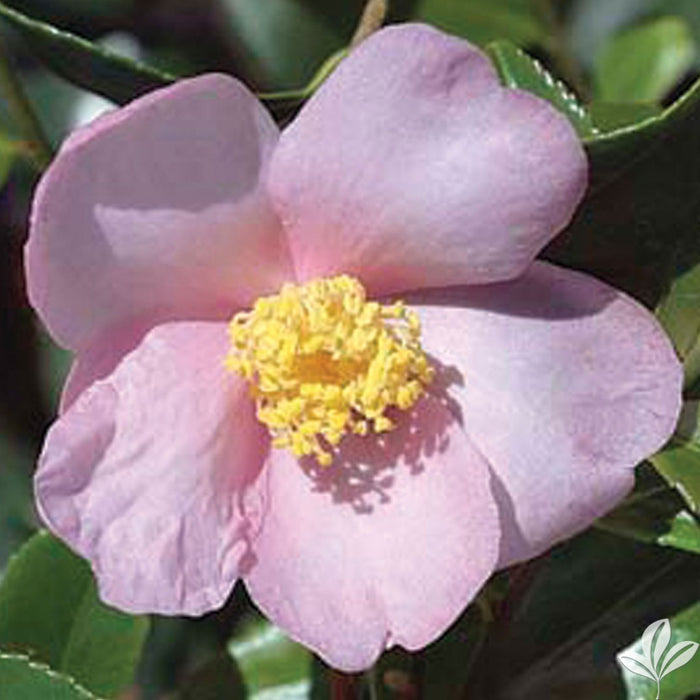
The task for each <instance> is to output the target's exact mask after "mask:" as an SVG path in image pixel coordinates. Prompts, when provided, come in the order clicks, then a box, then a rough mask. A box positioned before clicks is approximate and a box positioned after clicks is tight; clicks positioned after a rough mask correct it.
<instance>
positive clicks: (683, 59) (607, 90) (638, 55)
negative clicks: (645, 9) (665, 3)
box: [595, 17, 695, 102]
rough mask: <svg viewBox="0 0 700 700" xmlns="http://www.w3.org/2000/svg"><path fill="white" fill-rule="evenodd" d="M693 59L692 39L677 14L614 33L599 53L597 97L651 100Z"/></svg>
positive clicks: (663, 93) (664, 91) (660, 95)
mask: <svg viewBox="0 0 700 700" xmlns="http://www.w3.org/2000/svg"><path fill="white" fill-rule="evenodd" d="M694 61H695V41H694V39H693V35H692V33H691V31H690V28H689V27H688V25H687V23H686V22H685V21H684V20H683V19H681V18H680V17H664V18H662V19H657V20H654V21H651V22H648V23H646V24H644V25H642V26H640V27H636V28H634V29H630V30H628V31H626V32H624V33H622V34H620V35H617V36H615V37H614V38H613V39H612V40H611V41H610V42H608V43H607V44H606V45H605V47H604V48H603V50H602V51H601V52H600V54H599V56H598V59H597V60H596V65H595V86H596V92H597V96H598V97H599V98H600V99H601V100H610V101H618V102H626V101H629V102H635V101H638V102H644V101H649V102H654V101H658V100H661V99H663V97H665V96H666V95H667V94H668V92H670V90H671V89H672V88H673V87H674V86H675V85H676V84H677V83H679V82H680V80H681V79H682V78H683V76H684V75H685V74H686V73H687V72H688V71H689V70H690V68H691V67H692V65H693V63H694Z"/></svg>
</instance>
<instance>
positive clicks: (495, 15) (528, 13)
mask: <svg viewBox="0 0 700 700" xmlns="http://www.w3.org/2000/svg"><path fill="white" fill-rule="evenodd" d="M414 15H415V18H416V19H418V20H421V21H423V22H427V23H428V24H434V25H435V26H437V27H440V29H443V30H444V31H446V32H450V33H451V34H457V35H459V36H463V37H465V38H466V39H470V40H471V41H473V42H475V43H477V44H480V45H482V46H484V45H486V44H488V43H489V42H491V41H495V40H496V39H508V40H510V41H512V42H514V43H515V44H518V45H519V46H530V45H533V44H540V43H542V42H543V41H544V40H545V37H546V30H545V28H544V26H543V24H542V22H541V21H540V18H539V16H538V14H537V12H536V11H535V8H534V4H533V3H532V2H531V1H530V0H490V2H483V0H420V2H418V5H417V7H416V9H415V12H414Z"/></svg>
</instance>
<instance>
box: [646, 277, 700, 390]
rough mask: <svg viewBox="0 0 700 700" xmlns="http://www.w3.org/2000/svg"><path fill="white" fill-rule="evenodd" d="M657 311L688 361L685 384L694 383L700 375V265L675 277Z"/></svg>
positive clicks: (683, 358)
mask: <svg viewBox="0 0 700 700" xmlns="http://www.w3.org/2000/svg"><path fill="white" fill-rule="evenodd" d="M656 315H657V317H658V318H659V321H661V323H662V325H663V326H664V328H665V329H666V332H667V333H668V335H669V337H670V338H671V340H672V341H673V345H674V347H675V348H676V352H677V353H678V355H679V357H680V358H681V359H682V360H683V361H684V369H685V384H686V386H690V385H692V384H693V383H694V382H695V381H696V380H697V379H698V377H699V376H700V362H698V359H700V349H699V348H698V341H700V265H695V266H694V267H691V268H690V269H689V270H687V271H685V272H682V273H681V274H680V275H679V276H678V277H676V279H675V280H673V282H672V283H671V286H670V288H669V290H668V291H667V292H666V295H665V296H664V298H663V299H662V300H661V303H660V304H659V306H658V308H657V310H656Z"/></svg>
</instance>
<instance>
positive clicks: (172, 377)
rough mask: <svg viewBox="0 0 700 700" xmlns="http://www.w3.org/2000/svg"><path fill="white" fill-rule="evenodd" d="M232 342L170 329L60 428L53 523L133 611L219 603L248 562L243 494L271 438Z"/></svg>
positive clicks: (46, 505)
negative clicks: (238, 374)
mask: <svg viewBox="0 0 700 700" xmlns="http://www.w3.org/2000/svg"><path fill="white" fill-rule="evenodd" d="M227 342H228V340H227V334H226V327H225V325H224V324H220V323H207V322H202V323H184V322H183V323H172V324H166V325H162V326H158V327H156V328H155V329H153V330H152V331H151V332H150V333H149V334H148V335H147V336H146V337H145V339H144V340H143V342H142V343H141V345H140V346H139V347H138V348H137V349H136V350H135V351H134V352H132V353H131V354H129V355H128V356H126V357H125V358H124V359H123V360H122V362H121V363H120V364H119V366H118V367H117V369H116V370H115V371H114V373H113V374H111V375H110V376H109V377H108V378H107V379H105V380H103V381H99V382H97V383H95V384H93V385H92V386H91V387H90V388H89V389H88V390H87V391H85V392H84V393H82V394H81V396H80V397H79V398H78V399H77V400H76V401H75V403H74V404H73V405H72V406H71V408H70V409H69V410H68V411H67V412H66V413H65V414H63V416H62V417H61V418H60V419H59V420H58V421H57V422H56V423H55V424H54V426H53V427H52V428H51V430H50V431H49V434H48V437H47V439H46V444H45V445H44V450H43V454H42V456H41V460H40V465H39V470H38V472H37V474H36V478H35V490H36V497H37V502H38V504H39V508H40V511H41V513H42V517H43V519H44V520H45V522H46V524H47V525H48V526H49V528H50V529H51V530H52V531H53V532H54V533H56V534H57V535H58V536H59V537H61V538H62V539H63V540H65V541H66V542H67V543H68V544H69V545H70V546H71V547H72V548H73V549H75V551H77V552H78V553H79V554H81V555H82V556H83V557H85V558H87V559H89V560H90V562H91V563H92V566H93V569H94V571H95V574H96V576H97V579H98V583H99V586H100V592H101V595H102V597H103V598H104V600H105V601H107V602H108V603H111V604H112V605H115V606H116V607H119V608H121V609H123V610H127V611H131V612H135V613H138V612H158V613H165V614H188V615H198V614H202V613H204V612H206V611H208V610H211V609H213V608H217V607H219V606H220V605H222V604H223V603H224V601H225V600H226V598H227V596H228V594H229V593H230V591H231V588H232V586H233V584H234V582H235V580H236V578H237V577H238V575H239V570H240V568H241V566H242V562H243V561H244V560H245V557H246V555H247V554H248V551H249V543H248V540H249V534H248V528H249V527H251V523H250V522H249V520H248V518H247V517H246V514H245V512H244V505H243V492H244V490H245V488H246V485H247V484H248V483H249V482H251V481H252V480H253V479H255V477H256V476H257V473H258V471H259V469H260V466H261V464H262V461H263V450H264V446H265V445H266V438H265V435H264V432H263V430H262V428H261V426H260V424H259V423H258V422H257V420H256V419H255V416H254V410H253V405H252V402H250V400H249V399H248V394H247V389H246V387H245V385H244V384H243V382H242V381H239V380H237V379H235V378H234V377H233V376H232V375H230V374H229V373H227V372H226V371H225V370H224V368H223V365H222V360H223V357H224V356H225V353H226V349H227Z"/></svg>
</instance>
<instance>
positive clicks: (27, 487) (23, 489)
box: [0, 433, 35, 574]
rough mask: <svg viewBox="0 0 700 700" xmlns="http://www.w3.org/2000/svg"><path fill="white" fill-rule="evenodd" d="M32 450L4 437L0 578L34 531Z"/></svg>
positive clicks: (0, 451)
mask: <svg viewBox="0 0 700 700" xmlns="http://www.w3.org/2000/svg"><path fill="white" fill-rule="evenodd" d="M33 462H34V455H33V454H32V451H31V450H28V449H26V448H25V447H23V446H21V445H20V444H19V443H18V442H16V441H14V440H12V439H11V438H10V437H9V435H7V434H4V435H3V434H1V433H0V574H2V570H3V568H4V566H5V562H6V561H7V559H8V557H9V556H10V554H11V553H12V552H13V551H14V550H15V549H16V548H17V547H18V546H19V545H20V544H21V543H22V542H23V541H24V540H26V539H27V538H28V537H29V536H30V535H31V534H32V533H33V531H34V529H35V527H34V524H33V519H32V506H31V478H30V476H29V475H30V474H31V470H32V467H33Z"/></svg>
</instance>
